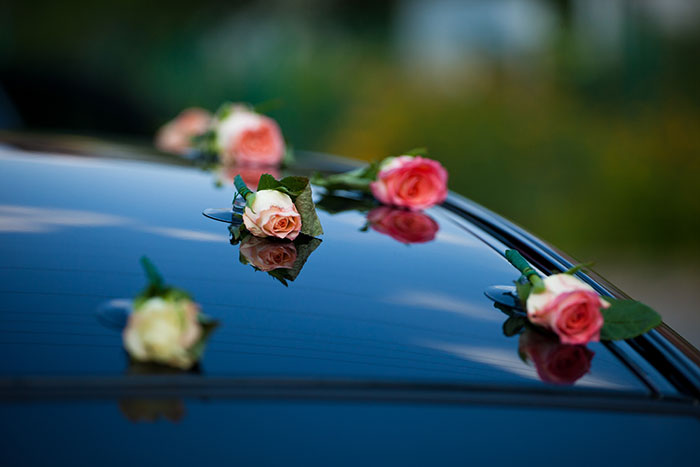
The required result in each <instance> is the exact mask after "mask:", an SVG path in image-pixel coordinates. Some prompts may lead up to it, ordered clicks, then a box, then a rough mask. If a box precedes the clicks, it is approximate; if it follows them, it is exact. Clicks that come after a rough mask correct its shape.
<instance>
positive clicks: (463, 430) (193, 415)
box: [0, 135, 700, 465]
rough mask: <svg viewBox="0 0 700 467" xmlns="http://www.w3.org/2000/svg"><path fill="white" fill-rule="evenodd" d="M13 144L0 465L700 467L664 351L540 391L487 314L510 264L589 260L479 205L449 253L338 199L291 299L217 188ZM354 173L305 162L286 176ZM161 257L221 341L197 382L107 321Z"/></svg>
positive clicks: (291, 287)
mask: <svg viewBox="0 0 700 467" xmlns="http://www.w3.org/2000/svg"><path fill="white" fill-rule="evenodd" d="M0 139H2V138H0ZM5 140H6V143H7V144H6V145H5V146H1V145H0V257H1V258H2V263H1V264H0V281H1V282H2V286H1V287H0V303H2V306H0V349H2V350H3V355H4V358H3V359H2V360H0V417H2V420H3V428H2V429H1V430H0V434H1V435H2V436H0V439H2V440H3V441H2V443H0V446H2V448H3V452H5V453H6V455H5V460H6V463H8V465H43V464H46V463H53V464H59V465H60V464H63V463H72V464H76V465H82V464H94V463H99V464H100V465H123V464H125V463H128V462H135V461H138V462H139V463H142V464H145V463H147V462H150V463H158V464H173V465H189V464H192V463H197V464H205V465H208V464H221V463H224V462H231V463H233V462H236V463H243V464H255V465H280V464H281V463H286V464H299V465H315V464H324V465H327V464H333V465H350V464H353V465H355V464H358V463H360V462H364V463H366V462H371V463H383V464H404V465H425V464H442V465H453V464H460V465H463V464H465V463H470V462H477V463H486V462H489V463H493V462H496V463H499V464H505V463H517V464H519V465H542V462H546V463H553V462H563V461H565V462H566V463H567V464H570V465H590V464H591V463H592V462H595V463H601V462H602V463H604V464H618V465H619V464H630V463H638V464H650V463H652V462H671V463H679V464H680V463H689V462H690V460H691V459H693V458H695V457H696V454H695V446H694V442H693V441H694V440H695V439H697V437H698V434H700V405H699V404H698V396H697V393H698V384H697V375H698V372H697V365H696V364H695V363H694V357H695V355H696V352H697V351H696V350H695V349H694V348H692V346H690V345H689V344H687V343H684V342H683V341H682V339H681V338H680V337H677V338H674V335H673V332H672V331H671V330H669V329H666V328H661V329H659V330H657V331H653V332H650V333H647V334H646V335H645V336H641V337H640V338H637V339H633V340H630V341H622V342H614V343H612V342H608V343H591V344H590V345H589V346H588V347H589V349H590V350H591V351H593V352H594V356H593V359H592V361H591V368H590V371H589V372H588V373H587V374H586V375H585V376H583V377H581V378H580V379H577V380H575V381H570V383H571V384H552V383H551V382H547V381H546V380H543V377H542V373H541V371H538V368H537V367H536V365H534V364H533V361H532V360H531V359H530V360H529V359H527V358H526V357H527V356H525V355H522V352H519V351H520V350H521V349H520V345H519V344H520V343H519V339H520V338H519V337H518V336H513V337H507V336H506V335H504V332H503V323H504V321H505V319H506V316H505V315H504V314H503V313H501V312H500V311H499V310H498V309H497V308H496V307H495V306H494V303H493V302H492V301H491V300H490V299H489V298H488V297H487V296H486V295H485V293H484V292H485V291H486V289H487V288H488V287H489V286H493V285H508V284H511V283H512V281H513V280H514V279H515V278H516V277H517V271H516V270H515V269H514V268H513V267H512V266H510V265H509V264H508V262H507V261H506V260H505V259H504V258H503V254H502V252H503V250H504V249H505V248H507V247H516V248H518V249H519V250H521V251H522V252H523V254H524V255H525V256H526V257H527V258H528V260H529V261H530V262H531V263H532V264H533V265H534V266H535V267H537V268H538V269H539V270H540V271H541V272H543V273H550V272H555V271H560V270H563V269H566V268H567V267H568V266H569V265H570V263H571V261H570V259H568V258H567V257H566V256H564V255H563V254H561V253H560V252H558V251H556V250H555V249H553V248H551V247H550V246H549V245H546V244H545V243H543V242H541V241H540V240H539V239H537V238H535V237H533V236H531V235H529V234H528V233H527V232H525V231H523V230H522V229H519V228H518V227H517V226H514V225H513V224H511V223H509V222H508V221H505V220H503V219H502V218H500V217H499V216H497V215H495V214H493V213H491V212H489V211H487V210H485V209H484V208H482V207H480V206H478V205H476V204H474V203H472V202H471V201H469V200H467V199H465V198H462V197H460V196H458V195H456V194H453V193H451V194H450V196H449V198H448V200H447V202H446V203H444V204H443V205H442V206H438V207H435V208H431V209H429V210H428V211H427V212H426V214H427V215H428V216H430V217H431V218H432V219H433V220H434V221H435V222H436V223H437V224H438V226H439V231H438V232H437V234H436V235H435V239H434V240H432V241H427V242H424V243H413V244H405V243H402V242H400V241H398V240H397V239H396V238H392V237H391V236H390V235H387V234H386V232H384V233H383V232H381V231H379V230H377V229H375V228H373V227H372V226H369V225H368V224H367V212H366V211H363V210H362V209H347V210H344V206H345V203H346V202H347V205H348V206H350V207H351V208H352V207H353V206H355V205H356V201H358V200H357V199H356V198H353V197H352V196H351V195H350V194H342V193H341V194H340V198H341V199H335V200H334V203H335V204H330V205H329V204H326V205H325V210H324V209H321V208H319V215H320V218H321V222H322V224H323V227H324V230H325V234H324V235H323V236H322V237H321V238H322V243H321V244H320V246H318V247H317V248H316V250H315V251H314V252H313V253H312V254H311V255H310V256H309V258H308V260H307V262H306V264H305V265H304V267H303V270H302V272H301V273H300V275H299V276H298V277H297V278H296V280H294V281H293V282H289V283H288V284H287V286H284V285H283V284H281V283H279V282H278V281H276V280H274V279H273V278H272V277H270V276H269V275H268V274H266V273H265V272H263V271H256V270H254V269H253V268H252V267H251V266H250V265H245V264H241V263H240V261H239V247H238V246H237V245H232V244H231V243H230V242H229V234H228V231H227V225H226V224H224V223H221V222H217V221H214V220H212V219H209V218H206V217H204V216H203V215H202V211H203V210H204V209H206V208H212V207H226V206H227V205H230V202H231V196H232V193H233V187H232V186H231V185H230V183H229V182H228V181H226V180H224V182H223V184H222V183H221V177H220V176H219V175H217V174H214V173H211V172H208V171H204V170H202V169H200V168H197V167H195V166H192V165H191V164H188V163H187V162H186V161H185V162H183V160H182V159H178V158H168V157H165V156H163V155H158V154H155V155H154V154H151V153H149V152H148V151H143V150H138V149H137V150H135V149H133V148H126V149H124V147H122V146H118V145H107V146H106V145H105V144H103V143H100V145H91V144H89V143H86V142H85V141H79V142H75V141H74V140H72V139H70V138H68V139H59V140H58V141H68V142H69V143H71V144H67V145H63V146H61V145H60V144H59V145H56V144H54V143H55V140H51V141H50V142H49V143H45V142H43V143H42V141H45V140H42V139H41V138H38V137H36V136H32V137H24V138H23V137H21V136H18V135H13V136H12V138H5ZM37 141H38V142H39V143H41V144H39V143H37ZM20 143H21V144H20ZM54 146H56V147H55V149H52V148H54ZM104 153H107V154H108V156H109V157H103V154H104ZM124 159H126V160H124ZM354 163H355V162H353V161H349V160H343V159H336V158H331V157H328V156H325V155H318V154H313V153H303V154H300V155H299V156H298V158H297V162H296V165H295V166H293V167H292V168H291V169H290V171H289V172H290V173H299V174H309V173H310V172H311V171H312V170H314V169H320V170H325V171H337V170H342V169H343V168H344V167H349V166H352V165H353V164H354ZM314 194H315V199H316V200H317V201H320V200H321V199H320V197H321V195H322V192H321V191H320V190H315V192H314ZM343 197H345V201H344V200H343V199H342V198H343ZM338 203H339V204H338ZM321 206H324V204H323V203H321ZM329 206H331V207H332V208H329ZM142 255H147V256H148V257H149V258H151V259H152V260H153V262H154V263H155V264H156V265H157V267H158V268H159V269H160V270H161V272H162V273H163V275H164V276H165V279H166V281H167V282H168V283H171V284H173V285H176V286H178V287H182V288H184V289H186V290H188V291H189V292H190V293H192V295H193V297H194V298H195V300H197V301H198V302H199V303H201V305H202V307H203V311H204V312H205V313H207V314H209V315H210V316H212V317H214V318H216V319H218V320H219V321H220V323H221V324H220V327H219V328H217V329H216V330H215V332H214V334H213V335H212V337H211V339H210V340H209V342H208V346H207V349H206V352H205V355H204V358H203V361H202V362H201V364H200V365H198V366H197V367H196V368H195V369H194V370H192V371H190V372H169V371H157V372H154V371H150V370H145V371H144V370H143V368H140V367H139V366H138V365H134V364H132V363H131V362H130V361H129V358H128V356H127V355H126V353H125V352H124V351H123V349H122V344H121V336H120V332H119V329H117V328H115V327H114V326H110V325H109V323H105V321H104V319H101V318H103V317H104V315H103V314H102V313H103V312H104V310H109V309H110V308H109V307H110V306H111V305H112V304H114V302H113V301H114V300H128V299H129V298H132V297H133V296H134V295H135V294H137V293H138V292H139V291H140V290H141V288H143V287H144V285H145V279H144V276H143V273H142V271H141V269H140V267H139V264H138V260H139V258H140V257H141V256H142ZM581 277H582V279H584V280H586V281H588V282H589V283H590V284H591V285H592V286H594V287H595V288H596V289H597V290H598V291H599V292H600V293H601V294H603V295H611V296H622V293H621V292H619V291H617V290H616V289H614V288H613V287H612V286H610V285H609V284H607V283H605V281H604V280H602V279H600V278H597V277H595V276H593V275H581ZM673 339H675V340H673ZM524 357H525V358H524ZM525 360H527V361H525ZM540 370H541V369H540ZM545 379H546V378H545ZM57 434H61V436H57ZM37 440H40V444H41V448H40V449H36V448H35V446H36V444H37ZM577 440H585V442H584V445H579V444H577ZM573 445H576V447H572V446H573Z"/></svg>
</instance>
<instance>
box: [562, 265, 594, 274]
mask: <svg viewBox="0 0 700 467" xmlns="http://www.w3.org/2000/svg"><path fill="white" fill-rule="evenodd" d="M592 266H593V263H583V264H577V265H576V266H572V267H570V268H569V269H567V270H566V271H564V274H569V275H570V276H573V275H575V274H576V273H577V272H579V271H582V270H584V269H588V268H590V267H592Z"/></svg>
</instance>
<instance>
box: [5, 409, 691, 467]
mask: <svg viewBox="0 0 700 467" xmlns="http://www.w3.org/2000/svg"><path fill="white" fill-rule="evenodd" d="M138 407H139V406H138V405H135V404H133V403H132V404H129V403H128V402H125V401H121V402H120V405H119V406H118V405H117V404H116V403H113V402H99V403H89V404H86V403H52V404H41V405H34V406H31V407H23V406H16V407H2V406H0V416H2V417H3V418H4V419H12V420H13V423H12V427H11V429H10V427H8V426H7V425H5V428H4V429H2V435H3V436H2V438H0V439H1V440H2V441H0V446H1V447H3V448H4V449H3V451H4V454H3V459H4V462H5V463H6V465H102V466H123V465H125V464H132V463H134V462H136V463H137V464H138V465H256V466H278V465H303V466H309V465H312V466H313V465H323V466H327V465H338V466H345V465H348V466H350V465H353V466H354V465H409V466H412V465H421V466H424V465H445V466H451V465H519V466H530V465H532V466H541V465H558V464H566V465H569V466H590V465H692V464H693V461H692V459H696V458H697V453H696V447H695V442H696V441H697V433H698V422H697V420H696V419H693V418H685V417H660V416H653V417H651V416H646V415H638V414H615V413H599V412H561V411H553V410H528V409H518V410H515V409H498V408H490V407H454V406H432V405H428V406H421V405H418V406H416V405H393V404H355V403H343V404H338V403H325V402H312V403H309V402H286V401H279V402H217V401H189V400H188V401H185V402H184V405H183V406H181V407H179V408H177V407H176V405H171V409H172V410H171V412H170V415H171V416H176V415H175V414H180V415H181V418H180V419H179V420H178V421H176V422H170V421H167V420H165V419H160V420H159V421H157V422H150V423H149V422H145V421H142V422H141V423H136V424H134V423H132V422H131V421H130V420H129V418H132V419H133V418H136V417H139V416H140V417H143V416H144V415H147V414H148V411H147V410H144V411H142V412H141V413H139V411H138ZM140 407H143V405H141V406H140ZM127 417H129V418H127ZM56 433H62V435H61V436H56Z"/></svg>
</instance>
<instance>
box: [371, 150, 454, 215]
mask: <svg viewBox="0 0 700 467" xmlns="http://www.w3.org/2000/svg"><path fill="white" fill-rule="evenodd" d="M370 189H371V190H372V194H374V197H375V198H377V200H379V202H381V203H383V204H388V205H392V206H401V207H406V208H409V209H413V210H420V209H425V208H429V207H431V206H434V205H436V204H439V203H442V202H443V201H444V200H445V198H447V171H446V170H445V168H444V167H443V166H442V165H441V164H440V163H439V162H437V161H434V160H432V159H427V158H424V157H420V156H399V157H390V158H388V159H386V160H385V161H384V162H383V163H382V165H381V166H380V169H379V174H378V175H377V180H376V181H374V182H371V183H370Z"/></svg>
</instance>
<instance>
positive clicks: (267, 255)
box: [240, 237, 297, 272]
mask: <svg viewBox="0 0 700 467" xmlns="http://www.w3.org/2000/svg"><path fill="white" fill-rule="evenodd" d="M240 251H241V254H242V255H243V256H244V257H245V259H246V260H248V262H249V263H250V264H252V265H253V266H255V267H256V268H258V269H260V270H261V271H265V272H267V271H272V270H275V269H292V268H293V267H294V262H295V261H296V260H297V249H296V247H295V246H294V243H292V242H280V241H276V240H268V239H265V238H257V237H251V238H248V239H247V240H246V241H245V242H243V243H241V249H240Z"/></svg>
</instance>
